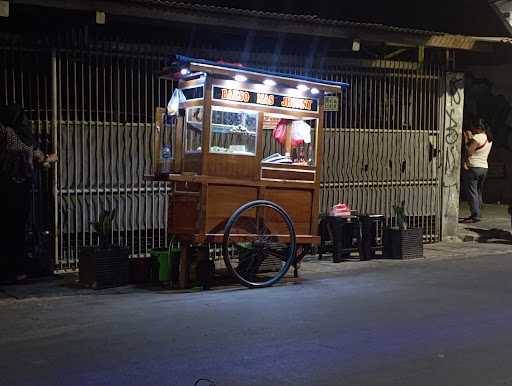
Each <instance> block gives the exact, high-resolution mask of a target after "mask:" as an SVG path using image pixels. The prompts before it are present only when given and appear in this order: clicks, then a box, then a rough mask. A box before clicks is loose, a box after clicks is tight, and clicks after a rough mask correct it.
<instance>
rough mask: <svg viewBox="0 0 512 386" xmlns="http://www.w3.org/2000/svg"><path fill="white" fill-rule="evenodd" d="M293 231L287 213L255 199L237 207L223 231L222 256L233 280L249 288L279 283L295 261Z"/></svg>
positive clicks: (273, 205) (271, 204) (274, 205)
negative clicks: (233, 277)
mask: <svg viewBox="0 0 512 386" xmlns="http://www.w3.org/2000/svg"><path fill="white" fill-rule="evenodd" d="M296 243H297V241H296V238H295V228H294V227H293V223H292V221H291V220H290V217H289V216H288V214H287V213H286V211H285V210H284V209H283V208H281V207H280V206H279V205H276V204H274V203H273V202H271V201H265V200H257V201H252V202H248V203H247V204H245V205H242V206H241V207H240V208H238V209H237V210H236V211H235V213H233V215H232V216H231V217H230V218H229V220H228V222H227V223H226V227H225V228H224V239H223V242H222V255H223V257H224V262H225V263H226V266H227V268H228V269H229V271H230V272H231V274H233V275H234V276H235V278H236V279H237V280H238V281H239V282H240V283H241V284H243V285H245V286H246V287H249V288H259V287H268V286H271V285H273V284H275V283H276V282H278V281H279V280H280V279H281V278H282V277H283V276H284V275H285V274H286V272H287V271H288V269H289V268H290V265H291V264H293V263H294V261H295V250H296Z"/></svg>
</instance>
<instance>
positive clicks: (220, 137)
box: [210, 107, 258, 156]
mask: <svg viewBox="0 0 512 386" xmlns="http://www.w3.org/2000/svg"><path fill="white" fill-rule="evenodd" d="M257 132H258V113H256V112H254V111H246V110H239V109H231V108H223V107H212V119H211V126H210V152H211V153H227V154H234V155H248V156H254V155H256V142H257Z"/></svg>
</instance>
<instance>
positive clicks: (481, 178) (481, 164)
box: [461, 119, 492, 224]
mask: <svg viewBox="0 0 512 386" xmlns="http://www.w3.org/2000/svg"><path fill="white" fill-rule="evenodd" d="M491 148H492V134H491V132H490V130H489V128H488V126H487V124H486V123H485V121H484V120H483V119H478V120H476V122H474V123H473V125H472V126H471V128H470V129H469V130H465V131H464V150H465V154H466V159H465V162H464V164H463V167H464V172H463V189H464V192H465V196H466V199H467V201H468V204H469V209H470V211H471V216H469V217H467V218H465V219H463V220H462V221H461V222H462V223H465V224H468V223H476V222H479V221H480V219H481V206H482V188H483V185H484V182H485V178H486V176H487V170H488V168H489V165H488V163H487V158H488V157H489V153H490V152H491Z"/></svg>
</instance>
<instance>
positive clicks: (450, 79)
mask: <svg viewBox="0 0 512 386" xmlns="http://www.w3.org/2000/svg"><path fill="white" fill-rule="evenodd" d="M444 101H445V113H444V114H445V115H444V133H443V172H442V183H441V189H442V192H441V193H442V194H441V197H442V207H441V209H442V216H441V239H442V240H449V239H450V238H453V237H456V236H457V224H458V220H459V196H460V166H461V154H460V150H461V144H462V118H463V113H464V75H463V74H460V73H451V72H449V73H446V81H445V90H444Z"/></svg>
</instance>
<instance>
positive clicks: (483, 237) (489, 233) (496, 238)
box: [465, 227, 512, 244]
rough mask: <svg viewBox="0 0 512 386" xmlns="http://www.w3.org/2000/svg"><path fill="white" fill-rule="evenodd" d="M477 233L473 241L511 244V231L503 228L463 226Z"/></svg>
mask: <svg viewBox="0 0 512 386" xmlns="http://www.w3.org/2000/svg"><path fill="white" fill-rule="evenodd" d="M465 229H466V230H467V231H470V232H474V233H476V234H477V235H478V237H477V238H476V240H475V241H477V242H479V243H494V244H512V233H510V232H509V231H506V230H504V229H498V228H492V229H485V228H475V227H470V228H465Z"/></svg>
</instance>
